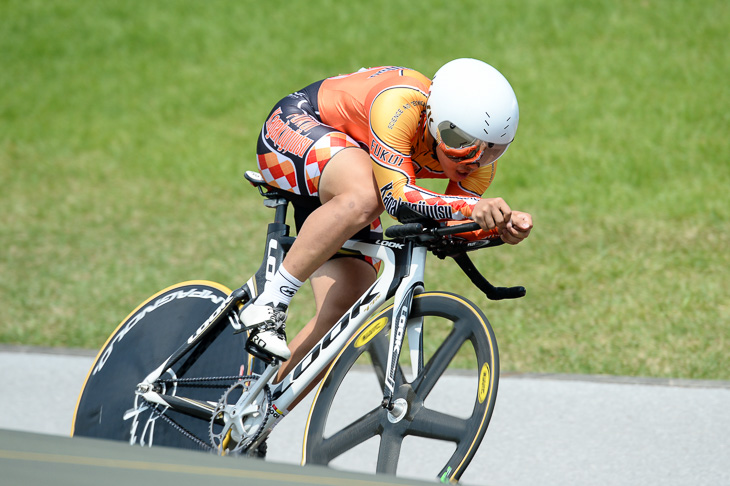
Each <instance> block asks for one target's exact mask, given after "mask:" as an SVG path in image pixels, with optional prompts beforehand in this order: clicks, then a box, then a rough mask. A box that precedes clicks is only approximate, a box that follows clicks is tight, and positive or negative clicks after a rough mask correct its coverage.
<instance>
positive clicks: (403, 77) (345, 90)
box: [317, 66, 496, 221]
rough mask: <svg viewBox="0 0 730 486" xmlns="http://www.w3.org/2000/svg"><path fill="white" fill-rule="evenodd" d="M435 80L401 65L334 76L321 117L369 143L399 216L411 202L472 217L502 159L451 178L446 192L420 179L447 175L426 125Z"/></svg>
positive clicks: (384, 192)
mask: <svg viewBox="0 0 730 486" xmlns="http://www.w3.org/2000/svg"><path fill="white" fill-rule="evenodd" d="M430 85H431V81H430V80H429V79H428V78H427V77H426V76H424V75H422V74H421V73H419V72H417V71H413V70H411V69H406V68H401V67H395V66H387V67H377V68H370V69H363V70H360V71H358V72H356V73H352V74H347V75H343V76H336V77H333V78H328V79H325V80H324V81H323V82H322V84H321V85H320V87H319V91H318V93H317V98H318V99H317V106H318V111H319V117H320V118H321V120H322V122H323V123H325V124H327V125H329V126H331V127H333V128H334V129H336V130H339V131H341V132H344V133H346V134H348V135H349V136H351V137H352V138H353V139H355V140H356V141H357V142H359V143H360V144H361V145H362V146H364V147H367V149H368V151H369V153H370V157H371V159H372V161H373V171H374V173H375V178H376V180H377V183H378V186H379V187H380V193H381V196H382V199H383V203H384V205H385V207H386V209H387V211H388V213H390V214H391V215H393V216H395V215H396V214H397V210H398V208H399V207H400V205H401V204H407V205H408V206H410V207H411V209H414V210H416V211H418V212H419V213H421V214H424V215H426V216H428V217H431V218H433V219H436V220H441V221H443V220H462V219H467V218H469V216H470V215H471V213H472V210H473V209H474V205H475V204H476V203H477V202H478V201H479V199H480V197H481V195H482V194H483V193H484V191H486V189H487V187H489V185H490V184H491V182H492V179H493V178H494V173H495V170H496V164H492V165H489V166H485V167H482V168H480V169H478V170H476V171H474V172H473V173H471V174H470V175H469V177H467V178H466V179H465V180H463V181H462V182H460V183H457V182H454V181H449V183H448V185H447V187H446V190H445V192H444V193H443V194H440V193H436V192H433V191H429V190H427V189H424V188H422V187H420V186H418V185H416V179H424V178H441V179H445V178H446V175H445V174H444V172H443V169H442V168H441V164H440V163H439V161H438V159H437V158H436V144H435V142H434V139H433V137H432V136H431V134H430V133H429V131H428V130H427V129H426V125H425V124H426V101H427V99H428V91H429V87H430Z"/></svg>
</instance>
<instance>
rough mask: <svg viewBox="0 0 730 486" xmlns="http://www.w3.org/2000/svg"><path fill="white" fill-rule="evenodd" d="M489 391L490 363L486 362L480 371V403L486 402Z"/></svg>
mask: <svg viewBox="0 0 730 486" xmlns="http://www.w3.org/2000/svg"><path fill="white" fill-rule="evenodd" d="M488 391H489V364H487V363H484V364H483V365H482V370H481V371H480V372H479V403H484V400H485V399H486V398H487V392H488Z"/></svg>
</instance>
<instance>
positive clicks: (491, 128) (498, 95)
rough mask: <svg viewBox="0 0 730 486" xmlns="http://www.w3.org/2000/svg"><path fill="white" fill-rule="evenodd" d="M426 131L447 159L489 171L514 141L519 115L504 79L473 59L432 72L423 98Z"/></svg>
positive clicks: (510, 87)
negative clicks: (426, 97)
mask: <svg viewBox="0 0 730 486" xmlns="http://www.w3.org/2000/svg"><path fill="white" fill-rule="evenodd" d="M427 111H428V129H429V131H430V132H431V135H433V137H434V139H436V143H437V145H438V146H439V147H440V148H441V149H442V150H443V151H444V153H445V154H446V156H447V157H449V158H450V159H452V160H454V161H456V162H458V163H462V164H474V165H478V166H480V167H481V166H485V165H489V164H491V163H492V162H494V161H495V160H497V159H498V158H499V157H500V156H501V155H502V154H503V153H504V152H505V150H507V147H508V146H509V144H510V143H511V142H512V140H514V138H515V133H516V132H517V124H518V122H519V121H520V111H519V108H518V106H517V97H516V96H515V92H514V91H513V90H512V86H510V84H509V82H508V81H507V79H506V78H505V77H504V76H502V74H501V73H500V72H499V71H497V70H496V69H494V68H493V67H492V66H490V65H489V64H487V63H485V62H482V61H478V60H476V59H455V60H453V61H451V62H448V63H446V64H444V65H443V66H442V67H441V69H439V70H438V71H436V74H435V75H434V76H433V81H432V83H431V90H430V92H429V95H428V107H427Z"/></svg>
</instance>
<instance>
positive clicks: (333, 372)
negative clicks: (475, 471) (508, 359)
mask: <svg viewBox="0 0 730 486" xmlns="http://www.w3.org/2000/svg"><path fill="white" fill-rule="evenodd" d="M391 315H392V305H391V306H390V307H388V308H386V309H384V310H383V311H381V312H380V313H378V314H377V315H376V316H375V317H373V318H372V319H370V320H369V321H368V322H367V323H366V324H365V325H363V326H362V328H360V330H358V332H357V333H356V334H355V336H353V337H352V339H351V340H350V341H349V342H348V344H347V345H346V346H345V348H344V349H343V351H342V352H341V353H340V355H339V356H338V357H337V358H336V359H335V360H334V362H333V364H332V366H331V367H330V368H329V370H328V372H327V374H326V375H325V377H324V379H323V380H322V382H321V384H320V386H319V389H318V390H317V394H316V396H315V398H314V401H313V403H312V406H311V408H310V413H309V417H308V420H307V424H306V426H305V438H304V447H303V451H302V452H303V458H302V464H320V465H330V464H331V463H332V462H333V461H334V460H335V459H336V458H338V457H339V456H341V455H342V454H344V453H346V452H348V451H352V450H355V449H356V448H361V446H363V444H364V443H366V442H367V441H369V439H371V438H375V437H377V436H380V441H379V444H378V450H377V460H376V464H375V469H376V472H377V473H386V474H393V475H395V474H396V472H397V470H398V469H399V460H400V458H401V457H402V456H401V452H403V450H402V445H403V441H404V439H405V438H406V437H407V436H417V437H421V438H425V439H429V440H430V439H435V440H439V441H446V442H447V443H452V444H455V445H456V448H455V450H454V451H453V453H452V454H451V455H450V457H448V460H446V461H445V464H444V462H443V461H441V462H440V463H437V464H438V465H437V466H436V467H439V466H441V465H442V464H443V466H442V467H441V469H440V471H438V470H437V469H436V467H433V468H432V469H433V472H434V474H436V473H437V471H438V473H437V474H436V477H437V478H439V479H440V480H441V481H442V482H446V481H450V482H456V481H458V480H459V478H460V477H461V475H462V474H463V473H464V470H465V469H466V467H467V466H468V465H469V462H470V461H471V460H472V458H473V457H474V454H475V452H476V450H477V448H478V447H479V445H480V443H481V441H482V439H483V437H484V434H485V432H486V430H487V427H488V425H489V421H490V419H491V416H492V412H493V410H494V404H495V402H496V397H497V387H498V381H499V352H498V348H497V341H496V338H495V336H494V331H493V330H492V328H491V325H490V324H489V321H488V320H487V318H486V317H485V316H484V314H483V313H482V312H481V310H479V308H478V307H476V306H475V305H474V304H473V303H471V302H469V301H468V300H467V299H465V298H463V297H460V296H458V295H455V294H451V293H446V292H427V293H422V294H420V295H417V296H416V297H415V298H414V300H413V305H412V310H411V317H424V318H426V319H427V320H426V321H425V322H424V326H423V333H424V334H427V333H429V332H436V329H437V328H438V327H440V326H442V324H440V321H446V322H448V323H450V326H451V329H450V331H449V334H448V336H447V337H446V338H445V339H444V340H443V342H441V343H440V345H439V347H438V349H437V350H436V351H435V352H434V354H433V355H432V356H431V357H430V359H429V360H428V362H427V363H426V364H425V365H424V367H423V369H422V370H421V372H420V373H419V374H418V376H416V377H414V378H413V379H412V380H411V381H410V382H408V381H406V379H405V377H404V375H403V368H402V366H400V365H399V367H398V370H397V375H396V386H397V388H396V389H397V392H396V395H395V396H394V399H398V398H401V399H405V400H406V401H407V403H408V413H407V414H406V416H405V418H404V419H402V420H401V421H400V422H398V423H395V424H393V423H390V421H389V419H388V413H387V411H386V410H385V409H383V408H382V406H381V405H380V402H381V400H382V384H383V377H384V373H385V363H386V361H387V353H388V338H387V334H388V330H389V328H390V319H391ZM432 321H433V322H432ZM447 326H448V325H447ZM467 341H469V342H471V346H472V349H473V352H474V356H475V357H476V359H477V367H476V370H478V371H477V373H476V375H477V377H478V378H477V381H476V388H475V397H474V400H473V406H472V405H468V407H467V408H471V410H470V411H469V410H467V415H468V416H467V417H466V418H462V417H455V416H453V415H450V414H449V413H444V412H437V411H435V410H432V409H430V408H427V407H426V406H425V405H426V401H427V400H429V401H430V400H431V398H430V396H429V395H430V394H431V392H432V391H433V389H434V387H435V386H436V385H437V382H438V381H439V380H440V378H441V377H442V376H443V374H444V371H445V370H446V367H447V366H448V364H449V363H450V362H451V361H452V359H453V357H454V355H455V354H456V353H457V352H458V350H459V348H461V347H462V345H463V344H464V343H465V342H467ZM365 354H367V355H369V356H370V358H371V361H372V368H371V371H374V372H375V376H376V377H377V385H378V388H377V390H379V392H378V393H379V394H378V393H375V392H374V394H373V396H372V397H370V396H368V400H369V401H368V404H366V405H365V406H364V408H365V410H367V411H366V412H365V413H364V414H363V415H360V412H354V415H356V417H357V418H355V419H354V420H352V419H347V420H344V421H343V420H342V419H337V420H336V421H339V422H340V423H343V424H345V423H346V424H347V425H345V426H344V427H342V428H341V429H340V428H339V427H337V428H338V430H336V431H333V432H331V433H329V432H328V433H327V434H326V433H325V429H326V428H327V425H328V422H330V421H331V422H335V420H334V419H331V415H332V417H335V416H336V415H339V414H342V413H343V411H345V410H347V411H349V410H350V408H352V407H351V405H352V404H347V398H346V397H344V403H345V405H344V406H342V405H341V404H337V405H335V400H338V396H340V395H346V394H347V391H345V388H346V387H344V386H342V385H343V380H345V378H346V377H347V376H348V374H351V371H352V370H353V367H354V366H355V365H356V362H357V361H358V358H360V357H361V356H363V355H365ZM403 354H406V348H405V347H404V351H403V353H402V357H403ZM402 361H403V359H402V360H401V362H402ZM356 368H357V370H358V372H362V370H363V367H360V366H357V367H356ZM365 369H367V367H365ZM371 381H372V380H371ZM471 381H474V380H473V378H472V379H471ZM351 386H356V387H357V389H358V393H357V395H358V396H359V397H361V395H362V388H363V386H364V385H363V379H362V376H358V378H357V384H354V385H351ZM341 388H342V390H343V391H342V392H341V393H340V394H339V395H338V392H339V391H340V390H341ZM374 389H376V388H374ZM440 395H441V398H443V395H444V394H443V393H440ZM450 398H451V400H452V401H453V400H456V397H453V396H452V397H450ZM342 399H343V398H342V397H341V398H340V401H342ZM459 400H461V403H471V402H470V401H468V400H469V397H459ZM464 400H467V402H464ZM359 401H362V399H361V398H360V399H359ZM451 403H456V402H451ZM355 406H357V404H356V405H355ZM429 406H430V405H429ZM334 410H336V413H335V414H332V413H331V412H333V411H334ZM335 426H336V424H335ZM370 452H372V450H371V451H370ZM417 452H418V451H417ZM365 453H367V451H366V452H365ZM448 453H449V452H448V451H447V452H446V455H447V456H448ZM419 454H420V453H419ZM362 455H364V454H361V453H359V452H357V453H356V456H353V455H352V454H351V455H350V456H351V458H350V461H352V458H353V457H357V459H356V461H357V462H360V463H361V465H362V463H363V459H362ZM419 460H420V461H421V462H424V461H425V463H426V464H424V467H428V466H429V465H432V464H433V463H434V462H435V461H438V459H433V458H427V459H426V460H424V459H422V458H421V457H419V456H416V459H415V461H419ZM409 461H413V459H409ZM335 466H336V464H335ZM371 468H372V461H370V463H369V464H368V465H367V466H366V470H368V469H369V472H372V469H371ZM411 469H412V470H410V471H405V473H406V475H408V474H411V475H413V474H415V475H418V476H422V475H423V472H424V471H423V470H422V467H420V466H417V467H414V468H411ZM398 472H400V471H398Z"/></svg>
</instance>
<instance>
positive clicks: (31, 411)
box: [0, 348, 730, 486]
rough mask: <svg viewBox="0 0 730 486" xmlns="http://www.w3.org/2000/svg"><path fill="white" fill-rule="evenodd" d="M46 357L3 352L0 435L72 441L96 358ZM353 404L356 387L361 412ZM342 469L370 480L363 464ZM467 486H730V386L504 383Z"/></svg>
mask: <svg viewBox="0 0 730 486" xmlns="http://www.w3.org/2000/svg"><path fill="white" fill-rule="evenodd" d="M38 351H39V350H23V349H20V348H10V349H8V348H5V349H1V350H0V390H2V391H0V429H6V430H22V431H29V432H37V433H42V434H51V435H67V434H68V433H69V431H70V427H71V417H72V414H73V410H74V407H75V403H76V399H77V396H78V392H79V389H80V387H81V384H82V383H83V380H84V378H85V376H86V373H87V371H88V368H89V367H90V365H91V362H92V360H93V358H92V357H91V356H89V355H88V354H87V353H80V355H69V354H50V353H39V352H38ZM449 380H450V382H449V387H459V386H466V380H465V379H464V378H462V377H460V376H458V375H455V376H450V377H449ZM357 394H358V389H357V387H353V389H352V391H351V396H352V400H353V401H354V402H356V401H357V400H358V395H357ZM310 402H311V399H308V400H305V402H304V403H303V404H302V405H300V407H298V408H297V409H295V410H294V411H293V412H292V413H291V414H290V415H289V417H287V419H286V420H284V421H283V422H282V424H281V425H280V426H278V427H277V428H276V429H275V431H274V434H273V435H272V437H271V438H270V440H269V459H268V460H269V461H272V462H281V463H288V464H298V463H299V461H300V456H301V437H302V431H303V429H304V420H305V417H306V412H307V411H308V408H309V407H308V405H309V403H310ZM354 402H353V403H354ZM0 435H3V436H4V437H5V438H8V437H9V435H10V433H9V432H7V431H6V432H3V431H1V430H0ZM406 447H408V442H406ZM415 449H416V450H418V451H419V453H418V454H417V455H414V456H413V457H412V459H411V467H409V468H408V469H407V470H403V471H401V472H400V473H401V474H402V475H403V476H404V477H408V478H418V479H427V480H432V479H433V478H432V476H431V474H428V475H425V474H424V471H427V470H429V468H428V467H427V466H428V465H429V463H430V462H432V461H433V459H432V456H433V455H434V454H437V453H438V451H432V450H430V449H428V450H426V451H425V452H423V451H424V448H423V447H421V444H417V445H416V446H415ZM340 467H342V468H347V469H348V470H358V469H361V470H362V469H367V465H366V464H365V463H364V462H362V461H361V460H360V457H354V458H350V459H349V460H348V462H346V463H345V464H342V465H340ZM462 483H464V484H471V485H498V486H512V485H515V486H517V485H531V484H541V485H561V486H562V485H564V484H581V485H602V486H605V485H614V484H615V485H622V486H623V485H627V484H639V485H651V484H657V485H659V484H661V485H662V486H671V485H683V486H684V485H687V484H692V485H713V486H714V485H730V383H728V382H697V381H667V380H633V379H622V378H612V377H570V376H525V375H520V376H503V377H502V379H501V381H500V388H499V398H498V400H497V407H496V409H495V413H494V416H493V419H492V423H491V425H490V428H489V430H488V432H487V435H486V437H485V439H484V442H483V443H482V446H481V448H480V450H479V452H478V453H477V456H476V458H475V460H474V461H473V462H472V464H471V466H470V467H469V469H468V470H467V472H466V473H465V475H464V476H463V477H462Z"/></svg>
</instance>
